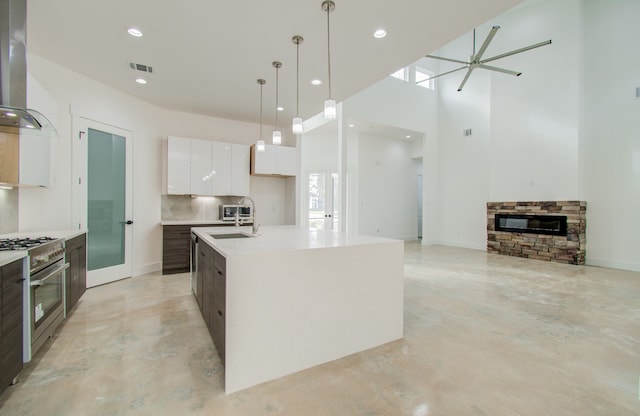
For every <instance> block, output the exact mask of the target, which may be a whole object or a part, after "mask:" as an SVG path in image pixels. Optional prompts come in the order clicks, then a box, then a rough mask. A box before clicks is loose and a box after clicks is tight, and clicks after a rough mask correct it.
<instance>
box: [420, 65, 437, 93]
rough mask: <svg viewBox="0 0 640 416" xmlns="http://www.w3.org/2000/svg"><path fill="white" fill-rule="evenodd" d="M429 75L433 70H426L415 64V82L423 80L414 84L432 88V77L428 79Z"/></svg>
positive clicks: (431, 75) (430, 75) (431, 74)
mask: <svg viewBox="0 0 640 416" xmlns="http://www.w3.org/2000/svg"><path fill="white" fill-rule="evenodd" d="M431 77H433V72H431V71H427V70H426V69H424V68H420V67H419V66H416V82H420V81H424V82H420V84H416V85H419V86H421V87H424V88H429V89H431V90H432V89H433V86H434V83H433V79H429V78H431ZM425 80H428V81H425Z"/></svg>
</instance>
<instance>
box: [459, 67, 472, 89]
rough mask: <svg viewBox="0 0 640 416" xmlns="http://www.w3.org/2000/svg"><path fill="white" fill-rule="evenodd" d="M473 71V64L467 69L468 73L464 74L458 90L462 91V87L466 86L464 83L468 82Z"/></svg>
mask: <svg viewBox="0 0 640 416" xmlns="http://www.w3.org/2000/svg"><path fill="white" fill-rule="evenodd" d="M471 72H473V67H472V66H470V67H469V70H468V71H467V75H465V76H464V79H463V80H462V83H461V84H460V86H459V87H458V91H462V87H464V84H466V83H467V80H468V79H469V75H471Z"/></svg>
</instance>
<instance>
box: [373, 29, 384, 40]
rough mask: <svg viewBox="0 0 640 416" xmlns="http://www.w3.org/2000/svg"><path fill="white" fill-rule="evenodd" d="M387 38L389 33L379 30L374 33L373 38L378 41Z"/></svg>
mask: <svg viewBox="0 0 640 416" xmlns="http://www.w3.org/2000/svg"><path fill="white" fill-rule="evenodd" d="M385 36H387V31H386V30H384V29H378V30H376V31H375V32H373V37H374V38H376V39H382V38H383V37H385Z"/></svg>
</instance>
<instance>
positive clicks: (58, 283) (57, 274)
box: [29, 240, 69, 355]
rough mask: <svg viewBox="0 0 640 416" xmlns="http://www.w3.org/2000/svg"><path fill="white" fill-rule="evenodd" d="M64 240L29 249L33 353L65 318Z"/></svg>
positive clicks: (67, 265)
mask: <svg viewBox="0 0 640 416" xmlns="http://www.w3.org/2000/svg"><path fill="white" fill-rule="evenodd" d="M68 268H69V263H65V262H64V240H54V241H50V242H48V243H46V244H43V245H41V246H38V247H35V248H32V249H30V250H29V289H30V290H29V292H30V293H29V294H30V301H29V315H30V319H29V322H30V324H31V328H30V333H31V340H30V341H31V342H30V345H31V355H33V354H35V353H36V352H37V351H38V350H39V349H40V347H42V344H44V342H45V341H46V340H47V338H49V337H50V336H52V335H53V332H54V331H55V330H56V328H57V327H58V325H60V322H62V321H63V320H64V310H65V308H64V300H65V299H64V295H65V287H64V285H65V270H66V269H68Z"/></svg>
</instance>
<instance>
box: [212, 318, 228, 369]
mask: <svg viewBox="0 0 640 416" xmlns="http://www.w3.org/2000/svg"><path fill="white" fill-rule="evenodd" d="M225 326H226V324H225V318H224V310H219V309H215V308H212V309H211V315H210V317H209V334H210V335H211V339H212V340H213V344H214V345H215V347H216V350H217V351H218V355H219V356H220V361H221V362H222V365H223V366H224V363H225V361H224V360H225Z"/></svg>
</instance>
